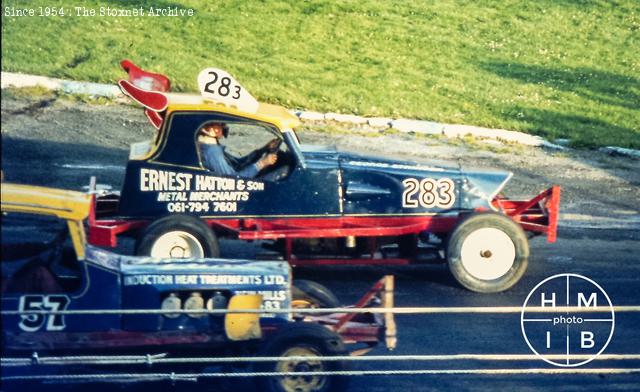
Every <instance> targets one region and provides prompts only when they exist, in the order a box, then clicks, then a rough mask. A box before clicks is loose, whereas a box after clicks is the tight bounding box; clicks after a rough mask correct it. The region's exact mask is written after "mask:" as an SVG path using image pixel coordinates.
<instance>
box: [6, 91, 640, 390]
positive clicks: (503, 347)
mask: <svg viewBox="0 0 640 392" xmlns="http://www.w3.org/2000/svg"><path fill="white" fill-rule="evenodd" d="M1 124H2V152H3V155H2V169H3V171H4V175H5V179H6V180H7V181H12V182H20V183H30V184H38V185H46V186H54V187H60V188H69V189H81V188H82V186H84V185H86V184H88V182H89V176H91V175H95V176H97V177H98V182H99V183H101V184H110V185H111V186H112V187H113V188H114V189H115V190H118V189H119V188H120V186H121V182H122V179H123V175H124V168H125V164H126V161H127V156H128V149H129V144H131V143H133V142H138V141H143V140H147V139H149V138H151V137H153V135H154V132H155V131H153V128H152V127H151V126H150V125H149V124H147V121H146V119H145V117H144V116H143V114H142V111H141V110H140V109H139V108H133V107H130V106H122V105H108V106H104V105H90V104H86V103H74V102H71V101H68V100H55V99H52V100H46V99H45V100H43V99H33V98H15V97H10V96H8V95H7V94H6V93H5V92H4V91H3V100H2V123H1ZM310 126H311V127H313V129H315V130H313V131H312V130H303V131H301V132H300V133H299V136H300V138H301V140H302V141H303V142H304V143H310V144H335V145H337V146H338V148H339V149H342V150H352V151H356V152H362V153H366V154H371V155H384V156H390V157H397V158H402V159H409V160H415V161H424V162H431V163H433V162H434V161H435V162H440V163H443V164H447V165H453V166H457V165H458V164H459V163H460V164H462V165H463V166H465V167H468V168H469V167H471V168H472V167H478V168H497V169H503V170H509V171H513V172H514V177H513V179H512V180H511V181H510V182H509V183H508V184H507V187H506V189H505V192H506V194H507V195H509V196H511V197H531V196H533V195H534V194H536V193H537V192H539V191H541V190H543V189H545V188H547V187H548V186H550V185H551V184H559V185H561V186H562V189H563V194H562V202H561V211H562V215H561V221H560V229H559V239H558V242H557V243H555V244H548V243H547V242H546V241H545V240H544V238H535V239H533V240H532V241H531V257H530V260H529V267H528V270H527V272H526V274H525V276H524V277H523V279H522V280H521V281H520V282H519V283H518V284H517V285H516V286H514V287H513V288H511V289H509V290H508V291H506V292H502V293H496V294H486V295H482V294H478V293H473V292H470V291H468V290H465V289H463V288H462V287H460V285H459V284H457V283H456V282H455V280H454V279H453V277H452V276H451V274H450V272H449V270H448V268H447V266H446V265H411V266H402V267H394V266H367V267H354V266H337V267H327V268H306V269H304V268H296V269H295V270H294V276H295V278H296V279H313V280H316V281H318V282H319V283H322V284H324V285H326V286H327V287H329V289H331V291H332V292H333V293H335V294H336V296H337V297H338V298H339V299H340V300H341V301H342V303H344V304H353V303H355V301H357V300H358V299H359V298H360V296H361V295H362V294H363V293H364V292H366V291H367V289H368V288H369V287H370V286H371V284H372V283H373V282H375V281H376V280H377V279H379V278H380V277H381V276H382V275H385V274H393V275H395V277H396V290H395V294H394V296H395V304H396V306H400V307H407V306H436V307H469V306H472V307H473V306H480V307H486V306H521V305H522V304H523V303H524V301H525V298H527V295H528V293H529V292H530V290H531V289H532V288H533V287H535V286H536V284H538V283H539V282H541V281H542V280H543V279H545V278H547V277H549V276H552V275H555V274H561V273H577V274H582V275H585V276H588V277H589V278H592V279H593V280H595V281H597V282H599V283H600V284H601V285H602V287H604V288H605V289H606V291H607V292H608V294H609V296H610V297H611V300H612V302H613V303H614V304H615V305H639V304H640V292H639V291H638V289H637V288H638V281H639V279H640V263H639V261H640V259H639V258H638V250H639V247H638V244H639V243H640V219H639V216H640V206H639V204H638V200H640V161H638V160H632V159H628V158H620V157H609V156H607V155H603V154H600V153H597V152H589V151H570V152H553V151H546V150H542V149H537V148H522V147H513V146H498V147H495V146H491V145H483V144H481V143H477V142H474V143H472V144H475V145H476V147H479V148H469V147H468V146H466V145H465V144H464V143H461V142H459V141H456V140H446V139H442V140H441V139H435V138H424V137H417V136H415V135H404V134H379V133H378V132H376V131H375V130H371V129H366V130H363V129H359V130H356V131H354V132H351V133H341V132H340V133H337V132H335V131H332V130H331V129H332V128H325V130H324V131H322V130H321V129H320V128H317V127H316V126H315V125H313V124H311V125H310ZM372 135H373V136H372ZM491 149H499V150H501V151H502V150H504V151H506V152H501V153H497V152H492V151H491ZM221 248H222V257H235V258H252V257H255V256H256V253H257V252H260V251H261V250H260V248H259V247H258V246H246V243H237V241H227V242H225V243H222V247H221ZM396 319H397V323H398V347H397V349H396V351H395V352H393V353H389V352H387V351H386V350H385V349H383V348H382V347H378V348H376V349H375V350H374V351H373V352H372V353H371V354H372V355H389V354H397V355H410V354H411V355H413V354H462V353H471V354H493V353H499V354H527V353H531V352H530V350H529V348H528V347H527V345H526V343H525V341H524V339H523V338H522V334H521V329H520V315H519V314H487V315H477V314H460V315H448V314H444V315H426V314H422V315H397V316H396ZM639 323H640V313H637V312H636V313H634V312H628V313H623V312H620V313H619V314H616V326H615V335H614V338H613V339H612V341H611V344H610V345H609V346H608V347H607V351H606V353H612V354H638V347H640V334H639V333H638V327H637V326H638V324H639ZM355 367H356V369H362V370H379V369H383V370H394V369H425V368H427V369H429V368H432V369H433V368H435V369H461V368H462V369H464V368H476V367H484V368H487V369H491V368H512V367H513V368H520V369H525V370H526V369H535V368H550V365H549V366H546V365H545V364H544V363H543V362H542V361H540V360H532V361H526V362H507V363H505V362H501V363H498V362H496V363H494V362H490V363H478V362H476V361H462V362H461V361H442V362H438V363H424V362H419V361H405V362H404V363H400V362H394V361H389V362H372V363H359V364H357V365H355ZM588 367H591V368H594V367H595V368H607V367H613V368H634V369H637V368H638V367H639V366H638V361H637V360H636V361H594V362H593V363H592V364H589V366H588ZM639 383H640V380H638V374H630V375H613V374H606V375H605V374H594V375H554V376H551V377H550V376H545V375H535V374H523V375H518V376H505V375H499V374H487V375H438V376H433V375H431V376H430V375H424V376H407V377H403V376H371V377H353V378H352V379H351V385H350V388H349V390H350V391H353V392H359V391H361V392H365V391H366V392H372V391H392V390H393V391H395V390H420V391H423V390H433V391H449V390H473V391H477V390H480V391H487V392H488V391H495V390H496V389H503V390H518V391H519V390H553V389H556V390H571V391H602V390H637V389H638V385H639ZM220 384H221V385H220ZM74 387H75V389H74V388H69V389H66V388H62V387H60V388H58V387H56V386H49V385H47V386H46V388H43V387H41V386H40V387H38V386H36V387H34V390H36V388H38V389H42V390H47V391H56V392H57V391H84V390H86V389H87V388H91V390H93V391H96V392H99V391H100V392H101V391H105V392H106V391H113V390H114V387H113V386H111V385H110V384H105V385H102V384H96V383H94V384H91V385H89V386H88V387H87V386H86V385H84V384H80V385H78V386H74ZM4 388H5V387H4V386H3V390H7V391H9V390H16V391H25V390H27V389H29V388H25V386H24V385H23V384H20V383H14V384H7V387H6V389H4ZM193 388H194V385H193V384H191V383H182V384H181V383H178V384H177V385H176V386H173V384H171V383H169V382H163V383H157V384H151V385H144V386H140V387H138V386H137V384H132V385H131V386H128V385H124V386H123V385H119V384H118V390H120V391H137V390H152V389H158V390H175V391H186V390H193ZM197 388H198V389H201V387H200V386H197ZM211 390H234V391H239V390H250V388H247V387H246V386H242V385H240V386H238V385H235V384H231V386H229V385H226V383H225V382H221V383H219V384H218V385H217V386H216V388H211Z"/></svg>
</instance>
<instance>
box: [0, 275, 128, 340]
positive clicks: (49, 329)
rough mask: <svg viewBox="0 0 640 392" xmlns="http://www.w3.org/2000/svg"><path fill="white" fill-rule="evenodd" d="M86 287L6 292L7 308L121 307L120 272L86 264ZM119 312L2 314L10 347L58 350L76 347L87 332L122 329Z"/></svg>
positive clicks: (83, 308)
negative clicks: (63, 291) (65, 290)
mask: <svg viewBox="0 0 640 392" xmlns="http://www.w3.org/2000/svg"><path fill="white" fill-rule="evenodd" d="M82 273H83V280H84V282H83V286H82V288H81V289H80V291H78V292H76V293H46V292H43V293H36V292H32V293H28V294H21V293H4V294H3V296H2V309H3V310H21V311H25V310H46V311H60V310H100V309H116V310H117V309H120V280H119V275H118V274H117V273H115V272H113V271H109V270H108V269H105V268H101V267H98V266H95V265H93V264H90V263H82ZM120 320H121V316H120V315H119V314H110V315H109V314H78V315H15V316H14V315H6V316H4V315H3V316H2V325H3V335H4V342H5V347H6V349H8V350H55V349H64V348H66V347H73V346H74V345H76V344H78V343H79V342H81V341H82V340H83V339H86V338H83V336H84V333H95V332H107V331H111V330H118V329H120Z"/></svg>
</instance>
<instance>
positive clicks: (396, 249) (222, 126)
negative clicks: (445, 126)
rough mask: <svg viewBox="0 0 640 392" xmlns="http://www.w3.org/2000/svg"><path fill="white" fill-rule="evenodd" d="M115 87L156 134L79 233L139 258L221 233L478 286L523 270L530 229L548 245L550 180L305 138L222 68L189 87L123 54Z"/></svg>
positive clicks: (289, 252)
mask: <svg viewBox="0 0 640 392" xmlns="http://www.w3.org/2000/svg"><path fill="white" fill-rule="evenodd" d="M121 65H122V67H123V68H124V69H125V71H127V73H128V79H127V80H120V81H119V86H120V88H121V90H122V91H123V92H124V93H125V94H126V95H127V96H129V97H130V98H132V99H133V100H134V101H136V102H138V103H139V104H141V105H142V106H143V107H144V112H145V114H146V116H147V117H148V119H149V121H150V122H151V124H152V125H153V126H154V127H155V128H157V134H156V136H155V138H154V139H153V140H151V141H148V142H142V143H137V144H134V145H132V146H131V151H130V157H129V161H128V164H127V168H126V175H125V179H124V184H123V187H122V190H121V192H120V193H119V194H105V195H99V196H97V197H96V198H95V201H94V205H93V207H92V210H91V215H90V218H89V223H90V228H89V241H90V242H91V243H92V244H95V245H99V246H110V247H114V246H117V243H118V236H121V235H125V236H132V237H134V238H135V239H136V252H137V253H138V254H139V255H151V256H155V257H216V256H218V254H219V242H218V239H219V238H221V237H227V238H233V239H238V240H245V241H246V240H264V241H271V243H265V245H269V246H270V247H271V249H273V250H276V251H278V252H280V254H281V257H283V258H284V260H286V261H288V262H289V263H290V264H292V265H335V264H351V265H355V264H385V265H391V264H395V265H399V264H408V263H412V262H420V261H421V260H422V261H424V260H425V257H424V256H425V254H429V255H432V256H433V257H432V258H431V259H429V260H435V261H442V262H447V263H448V265H449V267H450V270H451V272H452V273H453V276H454V277H455V278H456V279H457V281H458V282H460V284H462V285H463V286H465V287H466V288H468V289H471V290H474V291H478V292H496V291H501V290H505V289H507V288H509V287H511V286H512V285H514V284H515V283H516V282H517V281H518V280H519V279H520V278H521V277H522V275H523V274H524V272H525V270H526V267H527V263H528V258H529V245H528V237H532V236H534V235H537V234H544V235H546V237H547V240H548V241H550V242H554V241H555V239H556V228H557V222H558V211H559V203H560V187H559V186H553V187H551V188H549V189H547V190H544V191H543V192H541V193H540V194H538V195H537V196H535V197H533V198H531V199H530V200H510V199H507V198H505V197H503V196H501V191H502V189H503V188H504V186H505V184H506V183H507V182H508V181H509V179H510V178H511V176H512V174H511V173H509V172H500V171H477V170H466V169H463V168H461V167H441V166H435V165H426V164H420V163H414V162H406V161H398V160H391V159H383V158H379V157H371V156H364V155H358V154H353V153H347V152H342V151H337V150H336V149H335V148H333V147H328V146H312V145H305V144H302V143H301V142H300V139H299V138H298V136H297V134H296V132H295V128H296V127H298V126H299V125H300V121H299V120H298V118H297V117H296V116H294V115H292V114H291V113H290V112H289V111H287V110H286V109H285V108H283V107H280V106H275V105H270V104H265V103H260V102H258V101H257V100H256V99H254V98H253V97H252V96H251V95H250V94H249V92H247V90H246V89H244V88H243V87H242V86H241V85H240V84H239V83H238V82H237V81H236V80H235V79H234V78H233V77H232V76H231V75H229V74H228V73H227V72H225V71H223V70H220V69H216V68H207V69H205V70H203V71H202V72H201V73H200V74H199V75H198V84H199V87H200V94H199V95H190V94H176V93H171V92H169V90H170V80H169V79H168V78H167V77H165V76H164V75H160V74H155V73H151V72H147V71H144V70H142V69H140V68H138V67H136V66H135V65H134V64H133V63H131V62H130V61H128V60H124V61H123V62H122V63H121Z"/></svg>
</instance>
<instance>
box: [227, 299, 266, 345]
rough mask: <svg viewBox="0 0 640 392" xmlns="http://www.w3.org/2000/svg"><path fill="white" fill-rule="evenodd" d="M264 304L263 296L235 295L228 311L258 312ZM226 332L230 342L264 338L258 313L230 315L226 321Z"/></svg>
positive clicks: (230, 301)
mask: <svg viewBox="0 0 640 392" xmlns="http://www.w3.org/2000/svg"><path fill="white" fill-rule="evenodd" d="M261 304H262V295H260V294H246V295H234V296H233V297H231V299H230V300H229V306H228V310H246V309H250V310H257V309H260V305H261ZM224 330H225V332H226V333H227V337H228V338H229V340H236V341H237V340H249V339H259V338H260V337H262V330H261V329H260V315H259V314H258V313H228V314H227V315H226V316H225V319H224Z"/></svg>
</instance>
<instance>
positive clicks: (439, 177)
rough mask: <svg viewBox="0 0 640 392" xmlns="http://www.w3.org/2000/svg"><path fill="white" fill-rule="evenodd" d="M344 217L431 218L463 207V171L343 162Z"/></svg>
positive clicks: (380, 163)
mask: <svg viewBox="0 0 640 392" xmlns="http://www.w3.org/2000/svg"><path fill="white" fill-rule="evenodd" d="M340 164H341V168H342V186H343V195H344V214H345V215H405V216H406V215H429V214H434V213H444V212H447V211H457V210H458V209H459V208H460V194H461V193H460V187H461V183H462V182H461V178H460V172H459V171H455V170H443V169H438V168H433V170H429V169H428V168H424V169H420V170H419V169H418V167H417V166H413V167H412V166H404V165H401V164H394V163H382V162H366V161H356V160H344V161H341V163H340Z"/></svg>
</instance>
